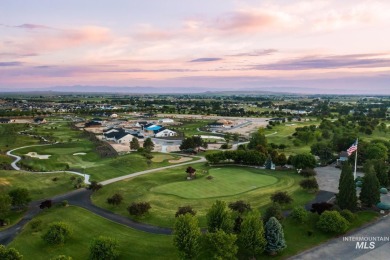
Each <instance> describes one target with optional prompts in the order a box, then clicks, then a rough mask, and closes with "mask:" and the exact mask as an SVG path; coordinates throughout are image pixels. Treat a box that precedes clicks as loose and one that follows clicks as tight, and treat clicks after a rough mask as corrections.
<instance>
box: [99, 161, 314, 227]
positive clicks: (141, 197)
mask: <svg viewBox="0 0 390 260" xmlns="http://www.w3.org/2000/svg"><path fill="white" fill-rule="evenodd" d="M186 167H187V166H183V167H177V168H173V169H167V170H163V171H159V172H156V173H151V174H147V175H144V176H139V177H136V178H130V179H127V180H124V181H121V182H117V183H113V184H109V185H107V186H104V187H103V189H101V190H99V191H97V192H96V193H95V194H94V195H93V196H92V200H93V202H94V203H95V204H96V205H98V206H99V207H103V208H106V209H108V210H110V211H113V212H115V213H118V214H121V215H123V216H128V217H130V216H129V213H128V212H127V210H126V208H127V206H128V205H129V204H130V203H132V202H134V201H148V202H150V204H151V207H152V208H151V210H150V213H149V214H147V215H146V216H144V217H142V218H138V219H136V220H137V221H141V222H146V223H151V224H154V225H157V226H163V227H172V226H173V223H174V219H175V217H174V216H175V213H176V211H177V208H178V207H180V206H185V205H190V206H192V207H193V208H194V209H195V210H196V211H197V216H198V218H199V221H200V225H201V226H205V225H206V218H205V215H206V212H207V210H208V209H209V208H210V207H211V205H212V204H213V203H214V202H215V200H217V199H220V200H224V201H226V202H227V203H229V202H233V201H237V200H244V201H247V202H249V203H250V204H251V205H252V208H260V207H264V206H266V205H267V204H269V203H270V195H271V194H272V193H273V192H275V191H278V190H283V191H287V192H288V193H290V194H291V195H292V196H293V198H294V202H293V203H292V205H290V206H289V207H293V206H296V205H304V204H305V203H306V202H308V201H310V200H312V199H313V198H314V196H315V195H314V194H308V193H307V192H305V191H303V190H302V189H301V188H300V187H299V184H298V183H299V181H300V180H302V179H303V177H301V176H299V175H298V174H296V173H294V172H293V171H281V172H279V171H267V170H261V169H255V168H242V167H233V166H230V167H220V169H219V170H217V169H212V170H210V168H209V167H207V166H205V164H202V163H198V164H196V163H194V164H193V165H192V167H194V168H195V169H197V178H196V179H195V180H191V181H185V178H186V173H185V169H186ZM203 170H210V174H211V175H214V174H216V177H215V178H214V179H212V180H206V179H205V178H206V177H207V174H202V171H203ZM224 174H226V175H235V174H237V176H227V177H225V179H226V180H221V178H224V177H223V175H224ZM241 175H242V176H241ZM240 179H243V180H245V183H244V185H246V186H244V187H239V186H241V184H240V183H237V182H238V181H239V180H240ZM262 179H264V180H262ZM275 179H276V180H277V181H276V182H275ZM250 180H252V183H251V182H250ZM214 181H216V183H215V184H217V185H208V186H205V185H204V184H205V183H206V182H210V183H214ZM229 182H230V183H229ZM221 183H222V184H223V185H225V186H222V185H218V184H221ZM180 184H181V185H180ZM165 185H174V186H175V188H176V191H175V190H172V189H171V190H169V188H170V187H169V186H165ZM226 185H227V186H228V187H230V189H234V191H231V190H225V187H226ZM235 185H236V187H235ZM255 185H257V186H259V188H254V187H253V186H255ZM260 185H263V187H260ZM264 185H266V186H264ZM180 186H182V187H180ZM191 187H195V188H197V189H198V191H197V192H195V191H191V190H190V188H191ZM250 188H252V189H250ZM156 190H157V191H158V192H156ZM161 191H164V192H166V194H163V193H161ZM116 192H118V193H120V194H122V195H123V197H124V201H123V203H122V204H121V205H119V206H111V205H109V204H107V202H106V200H107V198H108V197H110V196H112V195H113V194H114V193H116ZM173 192H179V193H180V195H181V196H180V197H179V196H177V195H172V194H168V193H173ZM191 193H192V195H191ZM207 193H209V194H210V195H209V196H212V197H207V198H205V197H206V196H207V195H206V194H207ZM237 193H239V194H237ZM215 195H219V197H218V196H217V197H216V196H215ZM196 196H197V197H198V198H193V197H196ZM199 198H202V199H199ZM286 209H287V208H286Z"/></svg>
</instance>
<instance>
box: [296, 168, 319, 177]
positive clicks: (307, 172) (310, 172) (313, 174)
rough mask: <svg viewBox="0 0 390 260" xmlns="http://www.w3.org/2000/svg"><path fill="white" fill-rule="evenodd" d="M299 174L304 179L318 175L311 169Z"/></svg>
mask: <svg viewBox="0 0 390 260" xmlns="http://www.w3.org/2000/svg"><path fill="white" fill-rule="evenodd" d="M299 174H300V175H302V176H303V177H306V178H309V177H314V176H316V175H317V173H316V171H315V170H314V169H311V168H305V169H303V170H301V172H300V173H299Z"/></svg>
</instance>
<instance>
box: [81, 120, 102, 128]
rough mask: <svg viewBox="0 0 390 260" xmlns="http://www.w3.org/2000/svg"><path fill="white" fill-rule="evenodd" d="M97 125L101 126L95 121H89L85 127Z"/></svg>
mask: <svg viewBox="0 0 390 260" xmlns="http://www.w3.org/2000/svg"><path fill="white" fill-rule="evenodd" d="M98 125H102V124H101V123H99V122H96V121H90V122H87V123H85V127H90V126H98Z"/></svg>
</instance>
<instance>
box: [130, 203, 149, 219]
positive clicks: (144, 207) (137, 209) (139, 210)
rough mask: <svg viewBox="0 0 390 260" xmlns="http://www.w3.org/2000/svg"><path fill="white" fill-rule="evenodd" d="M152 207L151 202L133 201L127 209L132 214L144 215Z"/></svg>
mask: <svg viewBox="0 0 390 260" xmlns="http://www.w3.org/2000/svg"><path fill="white" fill-rule="evenodd" d="M150 209H151V206H150V203H149V202H138V203H136V202H133V203H132V204H131V205H130V206H129V207H128V208H127V211H128V212H129V214H130V215H134V216H142V215H145V214H146V213H147V212H148V211H149V210H150Z"/></svg>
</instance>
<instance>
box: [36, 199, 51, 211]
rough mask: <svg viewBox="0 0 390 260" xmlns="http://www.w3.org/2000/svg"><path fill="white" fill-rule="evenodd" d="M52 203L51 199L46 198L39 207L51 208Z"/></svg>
mask: <svg viewBox="0 0 390 260" xmlns="http://www.w3.org/2000/svg"><path fill="white" fill-rule="evenodd" d="M52 205H53V202H52V201H51V200H45V201H42V202H41V204H40V205H39V208H40V209H44V208H48V209H50V208H51V206H52Z"/></svg>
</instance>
